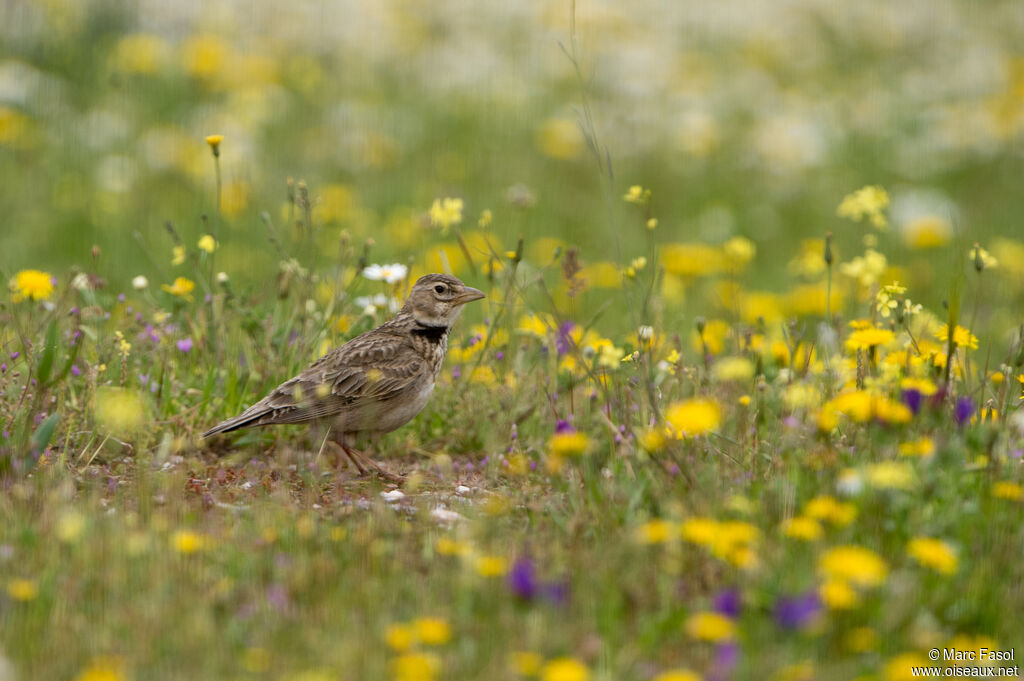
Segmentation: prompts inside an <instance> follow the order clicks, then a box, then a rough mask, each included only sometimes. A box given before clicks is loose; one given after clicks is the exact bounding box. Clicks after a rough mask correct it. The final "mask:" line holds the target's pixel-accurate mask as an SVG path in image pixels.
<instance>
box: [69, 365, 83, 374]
mask: <svg viewBox="0 0 1024 681" xmlns="http://www.w3.org/2000/svg"><path fill="white" fill-rule="evenodd" d="M71 375H72V376H81V375H82V370H81V369H79V368H78V365H77V364H72V365H71Z"/></svg>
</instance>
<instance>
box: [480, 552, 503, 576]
mask: <svg viewBox="0 0 1024 681" xmlns="http://www.w3.org/2000/svg"><path fill="white" fill-rule="evenodd" d="M476 572H477V574H478V575H480V576H481V577H501V576H502V575H504V574H505V573H506V572H508V560H506V559H505V558H503V557H502V556H480V557H479V558H477V560H476Z"/></svg>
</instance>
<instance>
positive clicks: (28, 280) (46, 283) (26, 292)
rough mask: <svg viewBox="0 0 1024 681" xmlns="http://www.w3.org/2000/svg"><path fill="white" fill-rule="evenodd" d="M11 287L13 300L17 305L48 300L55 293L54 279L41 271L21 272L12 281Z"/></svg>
mask: <svg viewBox="0 0 1024 681" xmlns="http://www.w3.org/2000/svg"><path fill="white" fill-rule="evenodd" d="M9 286H10V289H11V294H12V295H11V299H12V300H13V301H14V302H16V303H19V302H21V301H23V300H46V299H47V298H49V297H50V295H51V294H52V293H53V277H51V276H50V274H49V273H47V272H43V271H41V270H21V271H20V272H18V273H17V274H15V275H14V277H13V278H12V279H11V282H10V284H9Z"/></svg>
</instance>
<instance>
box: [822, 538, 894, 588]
mask: <svg viewBox="0 0 1024 681" xmlns="http://www.w3.org/2000/svg"><path fill="white" fill-rule="evenodd" d="M818 570H819V571H820V572H821V573H822V574H824V575H825V576H826V577H827V578H830V579H838V580H845V581H848V582H850V583H852V584H855V585H857V586H862V587H872V586H878V585H879V584H881V583H882V582H884V581H885V577H886V575H888V574H889V566H888V565H886V563H885V561H884V560H882V558H881V557H880V556H879V555H878V554H877V553H875V552H874V551H872V550H871V549H866V548H864V547H863V546H854V545H846V546H837V547H835V548H832V549H829V550H828V551H826V552H824V553H823V554H822V555H821V556H820V557H819V559H818Z"/></svg>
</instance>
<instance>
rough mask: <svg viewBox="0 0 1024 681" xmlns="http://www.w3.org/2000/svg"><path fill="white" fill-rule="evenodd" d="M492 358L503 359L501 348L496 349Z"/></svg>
mask: <svg viewBox="0 0 1024 681" xmlns="http://www.w3.org/2000/svg"><path fill="white" fill-rule="evenodd" d="M494 359H496V360H498V361H501V360H503V359H505V353H504V352H502V351H501V350H498V351H497V352H496V353H494Z"/></svg>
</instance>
